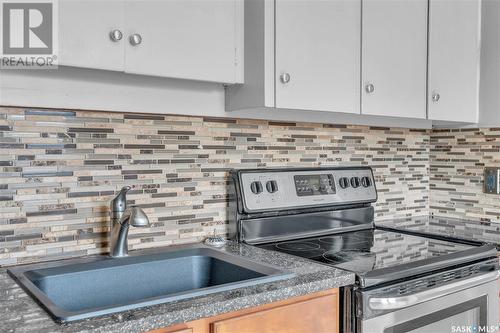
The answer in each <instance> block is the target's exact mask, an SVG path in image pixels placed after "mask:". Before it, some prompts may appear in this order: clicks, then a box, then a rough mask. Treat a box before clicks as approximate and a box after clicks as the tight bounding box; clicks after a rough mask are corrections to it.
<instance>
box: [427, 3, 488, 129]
mask: <svg viewBox="0 0 500 333" xmlns="http://www.w3.org/2000/svg"><path fill="white" fill-rule="evenodd" d="M429 3H430V8H429V85H428V110H429V119H433V120H445V121H461V122H472V123H476V122H477V121H478V96H479V61H480V33H481V19H480V17H481V1H480V0H460V1H449V0H430V2H429Z"/></svg>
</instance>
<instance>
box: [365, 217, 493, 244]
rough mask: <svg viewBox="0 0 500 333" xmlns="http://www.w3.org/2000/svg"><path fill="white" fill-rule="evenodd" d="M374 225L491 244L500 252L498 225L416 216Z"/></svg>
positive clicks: (378, 222) (379, 222)
mask: <svg viewBox="0 0 500 333" xmlns="http://www.w3.org/2000/svg"><path fill="white" fill-rule="evenodd" d="M375 225H376V226H378V227H383V228H389V229H399V230H407V231H409V232H418V233H425V234H430V235H435V236H440V237H441V236H442V237H451V238H456V239H461V240H465V241H474V242H485V243H493V244H496V246H497V248H498V249H499V250H500V223H495V222H485V221H472V220H462V219H456V218H449V217H440V216H417V217H411V218H404V219H391V220H382V221H377V222H376V223H375Z"/></svg>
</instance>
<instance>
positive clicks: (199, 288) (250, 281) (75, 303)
mask: <svg viewBox="0 0 500 333" xmlns="http://www.w3.org/2000/svg"><path fill="white" fill-rule="evenodd" d="M9 274H10V275H11V276H12V277H13V278H14V279H15V280H16V281H17V282H18V283H19V284H20V285H21V286H22V287H23V288H24V289H25V290H26V291H27V292H28V293H29V294H31V295H32V296H33V297H34V298H35V299H36V300H37V301H38V302H39V303H40V304H41V305H42V306H43V307H44V308H45V309H46V310H47V311H48V312H49V313H50V314H51V315H52V316H53V317H54V319H55V320H57V321H60V322H67V321H74V320H80V319H84V318H89V317H94V316H99V315H106V314H111V313H115V312H120V311H125V310H131V309H135V308H139V307H143V306H149V305H154V304H161V303H168V302H172V301H178V300H182V299H186V298H190V297H195V296H203V295H207V294H210V293H214V292H220V291H227V290H231V289H235V288H240V287H244V286H249V285H255V284H258V283H264V282H271V281H276V280H279V279H285V278H289V277H290V276H291V275H292V274H291V273H288V272H284V271H282V270H279V269H277V268H274V267H271V266H267V265H263V264H259V263H256V262H253V261H250V260H247V259H245V258H243V257H239V256H235V255H231V254H228V253H226V252H222V251H218V250H215V249H211V248H206V247H201V246H198V247H189V248H183V249H180V250H179V249H178V250H166V251H163V252H158V253H155V252H153V253H151V252H148V253H146V254H144V253H136V254H133V255H131V256H129V257H126V258H119V259H111V258H108V257H98V258H94V259H74V260H64V261H59V262H53V263H44V264H35V265H28V266H18V267H14V268H12V269H10V270H9Z"/></svg>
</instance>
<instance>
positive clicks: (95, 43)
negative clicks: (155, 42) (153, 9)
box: [59, 0, 125, 71]
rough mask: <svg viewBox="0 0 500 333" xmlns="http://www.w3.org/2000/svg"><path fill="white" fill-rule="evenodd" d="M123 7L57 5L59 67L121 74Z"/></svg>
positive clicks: (81, 0)
mask: <svg viewBox="0 0 500 333" xmlns="http://www.w3.org/2000/svg"><path fill="white" fill-rule="evenodd" d="M123 9H124V3H123V2H122V1H116V0H60V1H59V25H60V29H59V65H61V66H75V67H87V68H95V69H106V70H114V71H123V70H124V68H125V67H124V60H125V53H124V50H125V40H124V36H123V31H124V22H123V19H124V10H123Z"/></svg>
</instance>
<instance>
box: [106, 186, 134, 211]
mask: <svg viewBox="0 0 500 333" xmlns="http://www.w3.org/2000/svg"><path fill="white" fill-rule="evenodd" d="M131 189H132V187H131V186H128V185H127V186H124V187H122V189H121V190H120V193H118V194H117V195H116V197H115V198H114V199H113V200H111V204H110V205H109V206H110V207H109V208H110V211H111V212H124V211H125V209H126V208H127V192H128V191H130V190H131Z"/></svg>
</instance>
